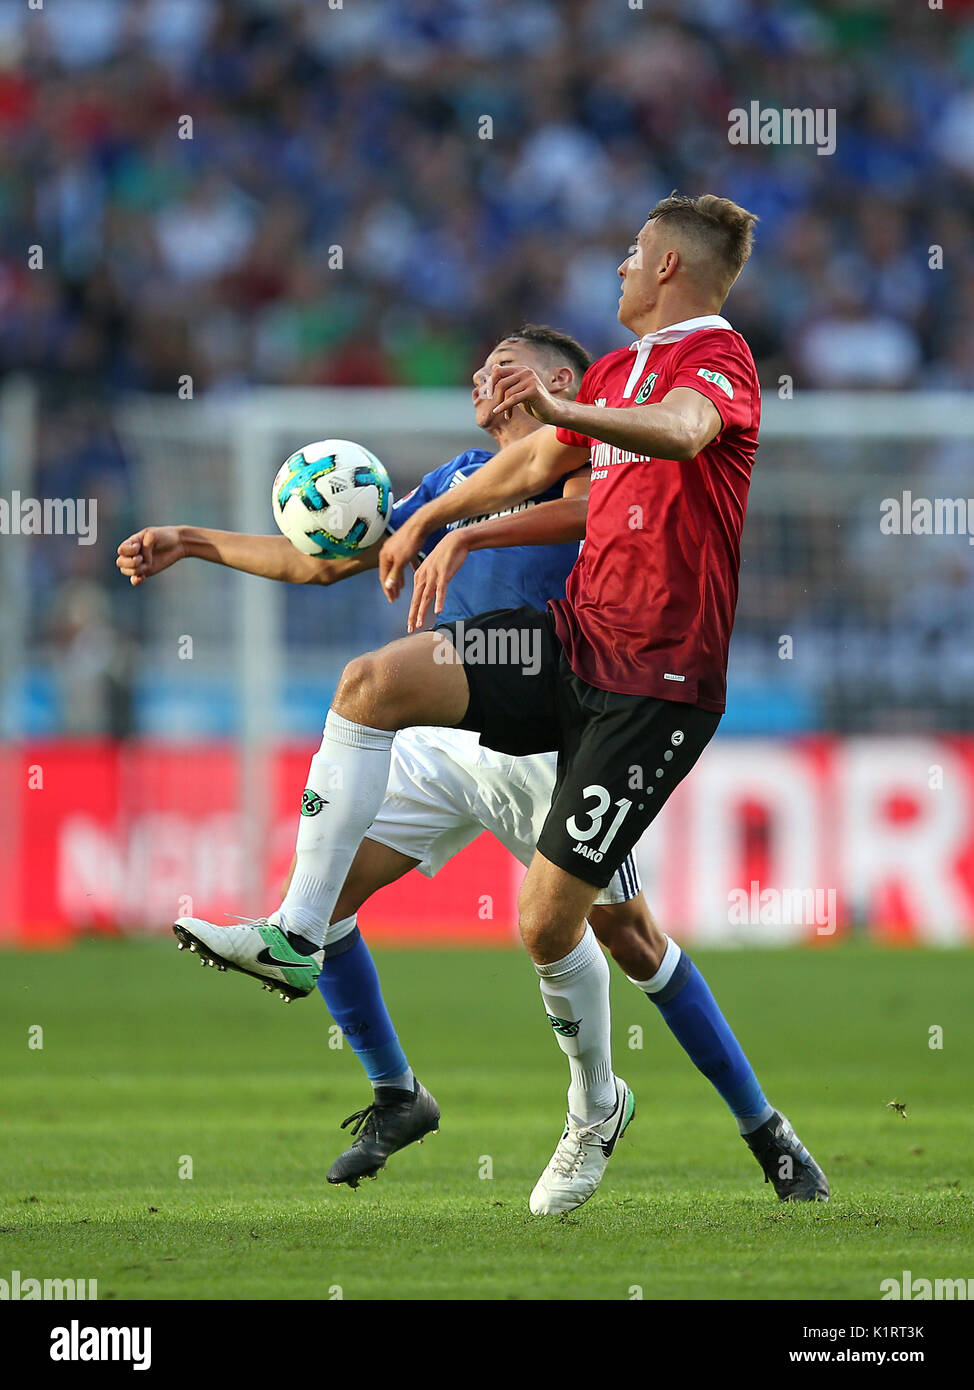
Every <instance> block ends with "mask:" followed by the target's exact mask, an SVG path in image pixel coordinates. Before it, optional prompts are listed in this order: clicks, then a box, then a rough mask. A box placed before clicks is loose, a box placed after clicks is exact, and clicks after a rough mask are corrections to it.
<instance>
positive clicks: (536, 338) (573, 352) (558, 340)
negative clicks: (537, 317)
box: [498, 323, 592, 385]
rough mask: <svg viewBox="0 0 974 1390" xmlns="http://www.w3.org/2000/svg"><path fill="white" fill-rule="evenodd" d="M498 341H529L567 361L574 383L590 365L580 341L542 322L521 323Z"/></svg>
mask: <svg viewBox="0 0 974 1390" xmlns="http://www.w3.org/2000/svg"><path fill="white" fill-rule="evenodd" d="M498 341H499V342H502V343H507V342H520V343H530V344H531V345H532V346H533V347H538V348H542V349H543V350H546V351H547V352H548V353H549V354H550V355H551V356H554V357H558V358H560V359H561V360H562V361H563V362H567V363H568V365H569V366H570V367H571V369H572V371H573V372H574V373H575V384H576V385H578V383H579V382H580V381H581V379H582V377H583V376H584V375H585V373H586V372H587V371H588V369H589V367H590V366H591V365H592V359H591V357H590V356H589V354H588V353H587V352H586V351H585V349H584V348H583V347H582V345H581V343H576V341H575V339H574V338H570V337H569V336H568V334H567V333H559V332H558V330H557V328H549V327H548V326H547V324H544V323H522V324H521V327H520V328H519V329H518V330H517V332H516V333H505V334H504V336H503V338H500V339H499V340H498Z"/></svg>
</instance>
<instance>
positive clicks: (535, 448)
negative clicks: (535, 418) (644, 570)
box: [379, 429, 588, 603]
mask: <svg viewBox="0 0 974 1390" xmlns="http://www.w3.org/2000/svg"><path fill="white" fill-rule="evenodd" d="M587 461H588V449H581V448H577V447H575V446H573V445H570V444H562V443H561V442H560V441H559V439H558V436H557V434H556V432H555V431H554V430H553V429H541V430H535V431H534V433H533V434H529V435H526V436H525V437H524V438H523V439H518V440H516V441H515V442H514V443H513V444H508V445H507V446H506V447H505V448H503V449H501V450H499V451H498V452H497V453H496V454H495V455H494V457H493V458H492V459H489V460H488V461H487V463H485V464H484V466H483V468H479V469H478V470H477V472H476V473H474V475H473V476H472V477H470V478H467V479H466V480H465V481H464V482H462V483H460V484H458V486H457V487H451V488H449V489H448V490H447V491H446V492H443V493H441V494H440V496H439V497H434V498H433V500H432V501H431V502H427V504H426V505H425V506H424V507H420V508H419V510H418V511H416V512H414V513H413V515H412V516H411V517H410V518H409V520H408V521H405V522H404V523H403V524H402V526H400V528H399V530H398V531H397V532H396V533H395V535H394V536H391V537H390V538H389V539H388V540H387V541H386V543H385V545H384V546H383V548H382V553H381V555H380V557H379V578H380V579H381V581H382V586H383V588H384V589H385V591H386V597H387V598H388V599H389V602H390V603H391V602H393V600H394V599H396V598H398V597H399V594H400V593H401V591H402V585H403V574H404V572H405V568H406V565H407V564H408V563H409V561H410V560H411V559H412V557H413V556H414V555H416V554H417V553H418V552H419V551H421V550H422V548H423V542H424V541H425V539H426V537H427V536H428V535H429V534H430V532H431V531H436V530H439V529H440V528H441V527H443V526H446V525H447V524H448V523H449V522H451V521H462V520H465V519H466V518H467V517H471V516H481V515H483V514H485V513H490V512H499V511H503V510H504V508H506V507H513V506H515V505H516V504H517V503H518V502H523V501H525V500H526V499H527V498H529V497H536V496H537V494H538V493H539V492H544V491H545V490H546V489H547V488H549V487H550V486H551V485H552V483H554V482H557V480H558V479H559V478H563V477H564V476H565V474H566V473H573V472H575V471H576V470H577V469H578V468H580V467H581V466H582V465H583V464H585V463H586V462H587ZM540 543H541V544H544V542H540ZM548 543H549V544H550V543H551V542H548ZM509 544H511V542H509ZM518 544H525V545H526V544H530V542H527V541H522V542H518Z"/></svg>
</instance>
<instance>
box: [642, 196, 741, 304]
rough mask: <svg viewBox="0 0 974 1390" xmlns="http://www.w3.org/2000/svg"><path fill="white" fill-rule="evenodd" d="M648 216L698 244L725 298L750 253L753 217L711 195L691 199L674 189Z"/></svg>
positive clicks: (733, 204)
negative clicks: (712, 269)
mask: <svg viewBox="0 0 974 1390" xmlns="http://www.w3.org/2000/svg"><path fill="white" fill-rule="evenodd" d="M649 217H650V221H655V220H657V219H662V218H665V219H666V221H667V223H669V224H670V225H671V226H673V227H675V228H676V229H677V230H678V231H680V232H684V233H686V234H687V235H689V236H690V237H692V238H693V239H694V241H696V242H697V243H698V244H700V246H701V247H702V248H703V249H704V251H705V252H706V255H707V256H708V258H709V259H710V260H711V261H712V263H713V267H714V270H715V272H716V274H717V277H718V279H719V280H720V283H721V284H722V286H723V288H724V294H725V296H726V294H727V292H728V291H729V290H730V287H731V285H733V283H734V281H735V280H736V279H737V277H738V275H740V273H741V271H742V270H743V269H744V266H745V264H746V263H747V259H748V257H749V256H750V254H751V247H752V245H753V242H754V224H755V222H756V221H757V220H758V219H757V216H756V214H755V213H753V212H748V211H747V209H746V208H742V207H738V205H737V203H732V202H731V200H730V199H729V198H718V197H717V196H716V195H715V194H713V193H703V194H701V196H700V197H699V198H690V197H688V196H687V195H686V194H682V193H677V192H676V190H675V189H674V191H673V192H672V193H671V194H670V196H669V197H668V198H663V199H662V200H661V201H660V202H658V203H657V204H656V206H655V207H654V208H653V210H652V212H651V213H650V214H649Z"/></svg>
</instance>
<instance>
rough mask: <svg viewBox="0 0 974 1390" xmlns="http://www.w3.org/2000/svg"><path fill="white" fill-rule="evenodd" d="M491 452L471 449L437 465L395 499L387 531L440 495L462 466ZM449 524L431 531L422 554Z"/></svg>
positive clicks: (438, 539) (443, 532)
mask: <svg viewBox="0 0 974 1390" xmlns="http://www.w3.org/2000/svg"><path fill="white" fill-rule="evenodd" d="M488 457H489V455H488V454H485V453H484V452H483V451H482V450H477V449H468V450H467V452H466V453H465V454H458V455H457V457H456V458H455V459H451V460H450V462H449V463H444V464H442V465H441V466H440V467H439V468H434V469H433V470H432V472H431V473H427V474H426V476H425V477H424V478H423V479H422V480H421V481H420V483H419V485H418V486H417V487H414V488H413V490H412V492H407V493H406V495H405V497H400V498H399V500H398V501H397V502H394V503H393V507H392V511H391V512H390V513H389V520H388V522H387V523H386V531H387V532H389V533H391V532H393V531H398V530H399V527H400V526H402V524H403V522H405V521H408V520H409V518H410V517H411V516H412V515H413V513H414V512H418V511H419V509H420V507H424V506H425V505H426V503H427V502H432V500H433V498H434V497H439V496H440V494H441V493H443V492H445V491H446V490H447V488H449V486H450V480H451V479H452V478H453V477H454V475H455V474H456V473H457V472H458V471H459V470H460V469H461V468H464V467H466V466H468V465H470V464H480V463H483V462H484V460H485V459H486V458H488ZM447 529H448V528H446V527H441V528H440V529H439V530H438V531H431V532H430V534H429V535H428V536H427V537H426V540H425V541H424V542H423V548H422V550H421V551H420V552H419V553H420V555H422V556H424V557H425V556H426V555H428V554H429V552H430V551H431V550H432V549H433V547H434V545H436V544H438V542H439V541H441V540H442V539H443V537H444V536H445V535H446V533H447Z"/></svg>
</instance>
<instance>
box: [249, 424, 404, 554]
mask: <svg viewBox="0 0 974 1390" xmlns="http://www.w3.org/2000/svg"><path fill="white" fill-rule="evenodd" d="M392 501H393V497H392V484H391V482H390V481H389V474H388V473H387V472H386V470H385V469H384V468H383V466H382V464H381V463H380V462H379V460H378V459H377V458H376V456H375V455H374V454H370V453H369V451H368V449H363V448H362V446H361V444H353V443H352V442H351V441H350V440H348V439H320V440H319V441H318V442H317V444H306V445H305V446H304V448H303V449H298V450H297V451H296V452H295V453H293V454H292V455H291V456H290V458H287V459H285V460H284V462H283V463H282V464H281V466H280V468H279V469H278V471H277V477H276V478H275V479H274V486H273V488H272V490H271V505H272V506H273V508H274V520H275V521H276V522H277V524H278V526H279V527H280V529H281V531H282V532H283V533H284V535H285V536H287V538H288V540H289V541H290V542H291V544H292V545H293V546H296V547H297V549H298V550H300V551H303V552H304V554H305V555H356V554H357V553H358V552H359V551H360V550H366V549H368V547H369V546H370V545H374V544H375V542H376V541H377V540H379V539H380V537H381V536H382V534H383V533H384V531H385V529H386V523H387V522H388V520H389V513H390V512H391V510H392Z"/></svg>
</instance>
